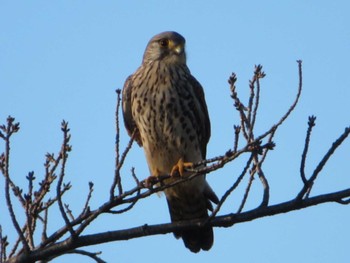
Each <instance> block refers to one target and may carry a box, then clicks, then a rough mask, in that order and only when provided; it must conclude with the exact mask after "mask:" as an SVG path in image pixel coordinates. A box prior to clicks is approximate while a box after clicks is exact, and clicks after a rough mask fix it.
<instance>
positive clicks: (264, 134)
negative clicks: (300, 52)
mask: <svg viewBox="0 0 350 263" xmlns="http://www.w3.org/2000/svg"><path fill="white" fill-rule="evenodd" d="M297 63H298V74H299V85H298V92H297V95H296V97H295V100H294V102H293V104H292V105H291V106H290V107H289V109H288V111H287V112H286V113H285V114H284V115H283V117H282V118H281V119H280V120H279V121H278V122H277V123H276V124H275V125H273V126H272V127H271V129H269V130H268V131H266V132H265V133H263V134H262V135H260V136H259V137H258V138H257V140H261V139H263V138H265V137H266V136H267V135H269V134H270V133H271V132H272V131H274V130H277V128H278V127H279V126H281V125H282V123H283V122H284V121H285V120H286V119H287V118H288V117H289V115H290V114H291V113H292V111H293V110H294V108H295V106H296V105H297V104H298V101H299V98H300V95H301V91H302V87H303V74H302V73H303V71H302V61H301V60H297Z"/></svg>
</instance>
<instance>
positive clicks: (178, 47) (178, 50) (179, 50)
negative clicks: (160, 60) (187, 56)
mask: <svg viewBox="0 0 350 263" xmlns="http://www.w3.org/2000/svg"><path fill="white" fill-rule="evenodd" d="M169 47H170V49H171V50H173V51H174V52H175V53H176V54H177V55H181V54H182V53H183V52H184V45H183V44H178V43H174V42H173V41H171V42H170V43H169Z"/></svg>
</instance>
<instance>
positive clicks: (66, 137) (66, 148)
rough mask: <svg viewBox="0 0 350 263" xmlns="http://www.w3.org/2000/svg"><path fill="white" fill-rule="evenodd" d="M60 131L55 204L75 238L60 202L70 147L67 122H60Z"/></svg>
mask: <svg viewBox="0 0 350 263" xmlns="http://www.w3.org/2000/svg"><path fill="white" fill-rule="evenodd" d="M61 130H62V132H63V143H62V149H61V152H60V155H61V158H62V165H61V172H60V175H59V177H58V182H57V188H56V194H57V202H58V207H59V210H60V212H61V215H62V218H63V220H64V222H65V223H66V226H67V227H68V230H69V232H70V233H71V235H72V236H75V231H74V229H73V227H72V224H71V222H70V221H69V219H68V217H67V214H66V212H65V211H64V207H63V202H62V190H61V188H62V183H63V178H64V176H65V169H66V162H67V156H68V152H69V151H70V150H71V147H70V146H69V144H68V143H69V140H70V134H69V128H68V123H67V122H65V121H62V124H61Z"/></svg>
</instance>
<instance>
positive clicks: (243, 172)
mask: <svg viewBox="0 0 350 263" xmlns="http://www.w3.org/2000/svg"><path fill="white" fill-rule="evenodd" d="M252 160H253V154H251V155H250V158H249V160H248V161H247V163H246V165H245V167H244V168H243V171H242V173H241V174H240V175H239V176H238V177H237V179H236V181H235V183H234V184H233V185H232V186H231V187H230V188H229V189H227V191H226V192H225V194H224V195H223V196H222V197H221V199H220V201H219V203H218V204H217V205H216V207H215V209H214V211H213V212H212V213H211V215H210V216H209V218H208V220H212V219H213V218H214V217H215V216H216V215H217V213H218V212H219V211H220V209H221V207H222V205H223V204H224V202H225V201H226V199H227V198H228V197H229V196H230V194H231V193H232V192H233V191H234V190H235V189H236V188H237V187H238V185H239V184H240V182H241V181H242V179H243V177H244V176H245V174H246V173H247V170H248V168H249V166H250V164H251V163H252Z"/></svg>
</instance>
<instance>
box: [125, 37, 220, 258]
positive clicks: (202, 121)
mask: <svg viewBox="0 0 350 263" xmlns="http://www.w3.org/2000/svg"><path fill="white" fill-rule="evenodd" d="M123 115H124V123H125V127H126V129H127V131H128V133H129V135H132V134H134V138H135V140H136V141H137V143H138V144H139V145H140V146H143V148H144V152H145V155H146V159H147V163H148V166H149V170H150V173H151V176H160V175H169V174H170V175H172V177H171V178H170V179H168V180H167V181H166V183H170V182H172V181H174V180H177V179H178V177H176V176H175V174H177V173H176V171H178V172H179V173H180V175H181V176H188V175H189V173H188V172H184V169H183V167H184V166H186V165H189V164H191V163H197V162H199V161H201V160H203V159H205V158H206V148H207V143H208V141H209V137H210V121H209V116H208V110H207V106H206V103H205V98H204V92H203V88H202V86H201V85H200V83H199V82H198V81H197V80H196V79H195V78H194V77H193V76H192V75H191V73H190V70H189V69H188V67H187V65H186V53H185V39H184V37H183V36H181V35H180V34H178V33H176V32H163V33H160V34H158V35H156V36H154V37H153V38H152V39H151V40H150V41H149V43H148V45H147V47H146V50H145V53H144V55H143V60H142V64H141V66H140V67H139V68H138V69H137V70H136V72H135V73H134V74H132V75H131V76H129V77H128V78H127V79H126V81H125V84H124V88H123ZM164 192H165V196H166V199H167V203H168V207H169V212H170V217H171V220H172V221H173V222H176V221H182V220H190V219H204V218H207V217H208V209H209V210H211V209H212V205H211V202H210V201H212V202H214V203H217V202H218V198H217V196H216V195H215V193H214V192H213V190H212V189H211V187H210V186H209V184H208V183H207V181H206V179H205V175H201V176H197V177H195V178H194V179H193V180H189V181H186V182H183V183H180V184H177V185H175V186H172V187H170V188H167V189H165V190H164ZM174 235H175V237H176V238H180V237H182V239H183V241H184V243H185V246H186V247H187V248H189V249H190V250H191V251H192V252H198V251H200V250H201V249H203V250H209V249H210V248H211V246H212V245H213V240H214V238H213V229H212V227H211V226H206V227H203V228H195V229H188V230H183V231H177V232H175V233H174Z"/></svg>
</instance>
